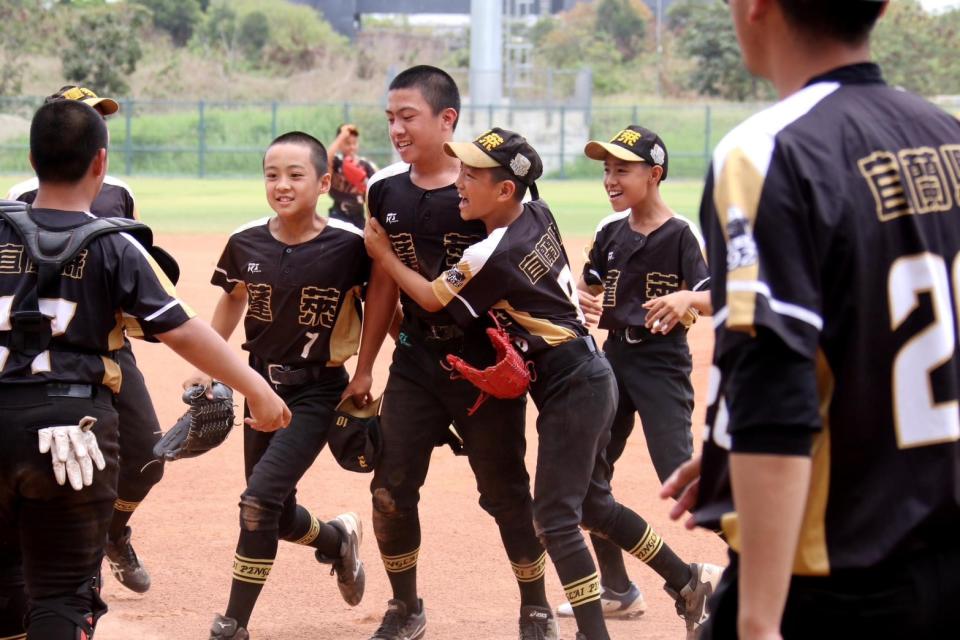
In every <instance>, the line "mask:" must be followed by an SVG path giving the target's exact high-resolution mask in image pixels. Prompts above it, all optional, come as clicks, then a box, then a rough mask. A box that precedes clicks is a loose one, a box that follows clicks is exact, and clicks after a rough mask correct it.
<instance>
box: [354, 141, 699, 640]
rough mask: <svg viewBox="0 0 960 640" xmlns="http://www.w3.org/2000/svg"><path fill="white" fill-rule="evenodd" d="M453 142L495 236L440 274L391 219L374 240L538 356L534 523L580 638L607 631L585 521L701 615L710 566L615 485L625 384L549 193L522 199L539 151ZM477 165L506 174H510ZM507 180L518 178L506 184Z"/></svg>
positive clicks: (466, 210) (442, 296)
mask: <svg viewBox="0 0 960 640" xmlns="http://www.w3.org/2000/svg"><path fill="white" fill-rule="evenodd" d="M445 151H446V152H447V153H448V154H449V155H451V156H454V157H458V158H459V159H460V160H461V162H462V163H463V168H462V169H461V173H460V178H459V179H458V181H457V188H458V192H459V194H460V197H461V199H462V200H461V202H462V204H461V215H462V216H463V217H464V218H467V217H470V218H472V219H480V220H483V222H484V223H485V228H486V230H487V231H488V236H487V237H486V239H484V240H482V241H480V242H478V243H476V244H474V245H471V246H470V247H468V248H467V249H466V250H465V251H464V252H463V256H462V258H461V259H460V261H459V262H457V264H456V265H454V266H452V267H450V268H448V269H447V270H446V271H444V272H443V273H441V274H439V275H438V276H437V277H436V278H435V279H433V280H432V282H430V281H428V280H427V279H425V278H424V277H423V276H422V275H420V274H418V273H416V272H414V271H412V270H411V269H409V268H408V267H406V265H404V264H403V261H402V259H401V258H398V257H394V256H392V255H391V254H389V245H388V244H386V241H385V240H384V239H383V238H385V237H386V234H389V228H388V227H387V228H383V227H381V226H380V225H379V224H374V223H370V224H369V225H368V229H367V236H368V238H367V243H368V249H371V247H372V250H373V251H376V252H377V256H380V255H381V254H380V252H381V251H384V250H386V252H387V253H386V254H385V255H383V256H382V257H381V259H383V260H384V264H385V266H386V268H387V269H388V270H389V271H390V273H391V275H392V276H394V278H395V279H397V281H398V283H399V284H400V286H401V288H402V289H403V290H404V291H405V292H406V293H407V294H408V295H410V296H411V297H415V298H416V299H417V300H420V301H421V304H424V305H427V307H428V308H431V309H439V310H440V311H437V313H445V314H447V315H448V317H450V318H451V319H452V320H453V321H455V322H456V323H457V324H458V325H460V326H464V327H469V326H473V325H475V324H476V323H477V320H478V319H479V318H482V317H483V316H484V315H486V314H487V313H488V312H492V313H493V314H494V316H495V317H496V321H497V324H498V325H500V326H501V327H503V328H504V329H505V330H506V331H507V333H508V334H509V335H510V337H511V338H512V340H513V343H514V345H515V346H516V348H517V349H518V350H519V352H520V353H521V354H522V355H523V357H524V358H525V359H528V360H529V361H530V362H532V364H533V367H534V369H535V373H536V375H535V376H533V380H532V382H531V385H530V395H531V397H532V398H533V400H534V402H535V403H536V405H537V409H538V410H539V416H538V418H537V433H538V435H539V444H538V447H537V470H536V479H535V486H534V500H533V502H534V504H533V514H534V515H533V517H534V526H535V528H536V530H537V534H538V536H540V538H541V539H542V540H544V541H545V545H546V549H547V553H549V555H550V558H551V560H552V561H553V563H554V566H555V568H556V570H557V573H558V575H559V577H560V580H561V583H562V584H563V585H564V590H565V592H566V595H567V599H568V600H569V602H570V603H571V604H572V605H573V609H574V613H575V615H576V619H577V624H578V627H579V630H580V632H581V633H580V634H579V635H578V637H582V638H587V639H589V640H608V638H609V635H608V634H607V630H606V626H605V623H604V620H603V615H602V612H601V608H600V579H599V577H598V575H597V571H596V566H595V565H594V562H593V558H592V557H591V555H590V552H589V550H588V549H587V546H586V544H585V542H584V538H583V534H582V533H581V531H580V527H581V525H582V526H583V527H585V528H587V529H589V530H591V531H597V532H599V533H601V534H602V535H604V536H606V537H608V538H609V539H610V540H611V541H613V542H614V543H616V544H618V545H619V546H620V547H621V548H624V549H626V550H627V551H629V552H631V553H633V554H635V555H636V556H637V557H638V558H640V559H641V560H645V561H648V562H650V564H651V566H653V567H654V568H655V569H656V570H657V571H658V572H661V573H662V574H663V575H664V577H665V578H666V581H667V587H668V589H672V590H673V592H674V594H675V597H676V598H678V599H679V600H680V601H681V603H682V605H681V606H682V607H683V609H684V610H685V611H686V610H687V609H688V607H691V606H692V605H693V603H692V602H687V600H691V601H692V600H696V606H695V607H693V608H696V609H698V610H699V611H701V612H702V608H703V601H704V600H705V598H706V595H707V593H708V591H707V590H706V589H703V588H700V586H699V585H700V583H699V578H700V577H701V575H702V571H701V569H702V568H703V566H702V565H688V564H686V563H684V562H683V561H681V560H680V559H679V558H677V556H676V555H675V554H674V553H673V552H672V551H671V550H670V549H669V547H667V546H666V545H665V544H664V543H663V540H662V539H661V538H660V536H659V535H658V534H657V533H656V532H654V531H653V530H652V529H651V528H650V527H649V525H647V523H646V522H644V521H643V519H641V518H640V517H639V516H637V515H636V514H635V513H634V512H632V511H631V510H630V509H628V508H626V507H624V506H622V505H620V504H618V503H617V502H616V501H615V500H614V498H613V495H612V494H611V492H610V484H609V482H608V479H607V478H608V475H609V472H608V469H607V464H606V461H605V459H604V448H605V447H606V445H607V443H608V441H609V439H610V424H611V422H612V420H613V416H614V411H615V408H616V404H617V387H616V381H615V379H614V375H613V371H612V370H611V369H610V365H609V364H608V363H607V361H606V359H605V358H604V357H603V354H602V353H601V352H600V351H599V350H598V349H597V347H596V345H595V343H594V341H593V338H592V337H590V336H589V335H588V332H587V328H586V326H585V324H584V318H583V314H582V313H581V311H580V307H579V305H578V303H577V291H576V284H575V281H574V279H573V274H572V273H571V270H570V264H569V261H568V259H567V255H566V251H565V249H564V247H563V242H562V240H561V238H560V232H559V229H558V228H557V224H556V221H555V220H554V218H553V214H552V213H551V212H550V209H549V208H548V207H547V205H546V203H545V202H543V201H542V200H539V199H536V200H534V201H532V202H528V203H526V204H521V203H520V200H521V199H522V197H523V195H524V194H525V193H526V190H527V188H528V187H532V188H533V189H534V191H533V196H534V197H535V198H536V197H537V195H536V191H535V188H536V187H535V185H534V181H535V180H536V179H537V178H538V177H539V176H540V174H541V173H542V170H543V165H542V163H541V160H540V158H539V156H538V155H537V153H536V151H534V150H533V148H532V147H531V146H530V145H529V144H527V142H526V140H524V139H523V138H522V137H521V136H519V135H518V134H516V133H513V132H510V131H505V130H502V129H492V130H490V131H488V132H486V133H485V134H483V135H481V136H480V137H479V138H477V139H476V140H475V141H473V142H467V143H447V144H446V145H445ZM478 170H479V171H480V172H482V171H493V172H500V173H499V175H502V176H504V178H503V179H501V178H492V177H489V176H491V175H493V176H497V175H498V174H497V173H492V174H483V173H478ZM484 175H486V176H487V177H484ZM485 181H486V182H485ZM504 183H509V184H513V185H517V186H515V187H513V188H512V189H511V190H510V191H509V193H508V192H507V191H504V189H505V187H504ZM504 194H507V195H508V196H509V197H507V196H506V195H504ZM494 199H495V202H496V204H492V205H491V204H490V203H491V200H494ZM393 246H394V248H395V247H396V244H395V243H394V245H393ZM471 401H472V400H471ZM711 569H713V568H711ZM682 591H684V592H686V593H689V597H688V596H687V595H685V594H681V592H682ZM699 621H700V620H699V617H698V618H697V620H696V622H697V623H699Z"/></svg>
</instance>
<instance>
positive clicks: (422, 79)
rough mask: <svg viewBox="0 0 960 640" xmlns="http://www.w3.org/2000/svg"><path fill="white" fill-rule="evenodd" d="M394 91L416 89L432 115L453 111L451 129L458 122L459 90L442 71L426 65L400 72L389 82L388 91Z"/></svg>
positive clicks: (448, 75)
mask: <svg viewBox="0 0 960 640" xmlns="http://www.w3.org/2000/svg"><path fill="white" fill-rule="evenodd" d="M394 89H417V90H419V91H420V93H421V95H423V99H424V100H426V101H427V104H429V105H430V108H431V109H432V110H433V115H437V114H439V113H440V112H441V111H443V110H444V109H453V110H454V111H456V112H457V117H456V119H455V120H454V121H453V128H454V129H456V128H457V123H458V122H459V121H460V89H459V88H457V83H456V82H455V81H454V79H453V78H451V77H450V74H449V73H447V72H446V71H444V70H443V69H438V68H437V67H432V66H430V65H428V64H419V65H417V66H415V67H410V68H409V69H405V70H404V71H401V72H400V73H399V74H398V75H397V77H396V78H394V79H393V80H391V81H390V88H389V90H390V91H393V90H394Z"/></svg>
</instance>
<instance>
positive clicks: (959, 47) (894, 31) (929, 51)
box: [873, 0, 960, 95]
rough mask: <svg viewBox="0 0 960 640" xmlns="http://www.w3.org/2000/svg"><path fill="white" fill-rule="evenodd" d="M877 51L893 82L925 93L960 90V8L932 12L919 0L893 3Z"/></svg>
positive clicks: (880, 26)
mask: <svg viewBox="0 0 960 640" xmlns="http://www.w3.org/2000/svg"><path fill="white" fill-rule="evenodd" d="M873 54H874V57H875V59H876V60H877V62H879V63H880V65H881V66H882V67H883V71H884V75H885V76H886V79H887V81H888V82H889V83H891V84H894V85H897V86H901V87H903V88H905V89H907V90H909V91H914V92H916V93H920V94H924V95H936V94H947V93H958V92H960V62H958V60H960V10H953V11H951V12H948V13H946V14H942V15H931V14H929V13H927V12H926V11H924V10H923V8H922V7H921V6H920V4H919V3H918V2H916V0H900V2H891V3H890V6H889V7H887V13H886V15H884V16H883V17H882V18H881V19H880V21H879V22H878V23H877V26H876V29H875V30H874V34H873Z"/></svg>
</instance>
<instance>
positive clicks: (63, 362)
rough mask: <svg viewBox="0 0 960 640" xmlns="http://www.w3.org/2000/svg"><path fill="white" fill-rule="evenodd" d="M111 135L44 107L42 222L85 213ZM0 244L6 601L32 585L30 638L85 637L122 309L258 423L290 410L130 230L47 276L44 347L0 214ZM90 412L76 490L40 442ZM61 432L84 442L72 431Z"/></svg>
mask: <svg viewBox="0 0 960 640" xmlns="http://www.w3.org/2000/svg"><path fill="white" fill-rule="evenodd" d="M106 145H107V129H106V125H105V124H104V122H103V118H102V117H101V116H100V115H99V114H98V113H97V112H96V111H94V110H93V109H92V108H91V107H89V106H87V105H85V104H82V103H80V102H76V101H56V102H52V103H49V104H46V105H44V106H42V107H41V108H40V109H39V110H38V111H37V113H36V114H35V115H34V118H33V122H32V123H31V128H30V156H31V162H32V164H33V166H34V168H35V169H36V172H37V177H38V179H39V183H40V186H39V190H38V192H37V197H36V199H35V201H34V204H33V206H32V207H31V208H30V209H28V214H29V215H30V216H31V218H32V220H33V221H34V222H35V223H36V224H37V225H39V226H40V227H41V228H43V229H48V230H57V231H69V230H70V229H73V228H76V227H78V226H82V225H83V224H85V223H86V222H88V221H89V220H90V218H91V217H92V215H91V214H90V213H89V207H90V205H91V203H92V202H93V200H94V198H95V196H96V194H97V193H98V192H99V190H100V186H101V183H102V182H103V176H104V174H105V172H106V167H107V151H106ZM0 248H2V259H0V407H2V415H3V421H2V424H0V523H2V524H0V545H2V546H3V547H5V549H4V551H6V550H8V549H11V548H12V549H13V550H14V552H15V555H20V556H21V557H22V567H23V578H24V583H25V584H22V585H19V591H20V594H19V597H18V594H17V593H16V589H17V585H11V584H9V582H8V580H9V577H10V574H9V573H8V572H7V570H6V569H7V568H6V567H4V571H3V574H2V576H3V580H2V581H0V606H3V605H6V604H7V602H9V601H10V600H14V601H20V602H22V601H23V597H22V595H23V591H24V590H25V593H26V596H27V598H28V603H29V614H28V620H27V627H26V633H27V637H28V638H30V639H31V640H33V639H35V638H36V639H41V638H42V639H43V640H76V639H77V638H89V637H92V634H93V627H94V625H95V624H96V620H97V618H98V617H99V616H100V615H102V613H103V612H104V611H105V610H106V606H105V605H104V604H103V602H102V600H100V597H99V589H98V588H97V580H98V576H99V570H100V563H101V562H102V558H103V545H104V541H105V540H106V534H107V525H108V523H109V521H110V516H111V513H112V509H113V503H114V500H115V499H116V480H117V455H118V444H117V413H116V411H115V409H114V407H113V394H115V393H117V392H118V391H119V390H120V388H121V387H122V372H121V370H120V367H119V365H118V364H117V362H116V361H115V360H114V359H113V353H114V352H116V350H118V349H119V348H120V347H121V345H122V336H123V334H122V324H121V322H122V316H123V315H124V314H128V315H130V316H132V317H134V318H137V319H138V320H139V321H140V323H141V326H142V327H143V329H144V330H145V331H146V332H148V333H149V334H151V335H153V336H155V337H156V338H158V339H159V340H160V341H162V342H164V343H166V344H167V345H169V346H170V347H171V348H173V349H174V350H175V351H177V353H179V354H180V355H182V356H184V357H186V358H188V359H189V360H190V361H191V362H192V363H194V364H195V365H197V366H199V367H201V368H202V369H204V370H206V371H208V372H209V373H211V374H213V375H216V376H217V377H218V378H220V379H222V380H224V381H225V382H227V383H228V384H230V385H232V386H234V387H236V388H237V389H238V390H239V391H240V392H241V393H243V394H244V395H247V394H248V393H249V394H251V395H249V396H247V397H248V398H251V400H252V402H253V404H254V407H255V410H254V411H253V412H252V417H251V421H252V422H253V423H254V424H255V425H256V426H257V427H258V428H262V429H266V430H270V429H276V428H279V427H282V426H285V425H286V423H287V422H288V421H289V412H288V411H287V409H286V407H285V405H284V404H283V402H282V401H281V400H280V399H279V398H278V397H277V396H276V394H274V393H273V392H272V391H271V390H270V388H269V387H268V386H267V385H266V383H264V382H263V381H262V380H261V379H260V378H259V377H258V376H257V375H256V374H255V373H254V372H253V371H251V370H250V369H249V368H248V367H246V366H244V365H243V364H242V363H241V362H240V361H239V360H238V359H237V358H236V357H235V356H233V355H232V354H231V352H230V349H229V347H228V346H227V345H226V343H225V342H224V341H223V340H222V339H220V338H219V337H218V336H217V335H216V334H215V333H214V332H213V331H212V330H211V329H210V327H209V326H208V325H206V324H204V323H203V322H202V321H200V320H198V319H196V318H193V312H192V311H191V310H190V309H189V308H188V307H187V306H186V305H185V304H184V303H183V302H181V301H180V300H179V299H177V298H176V291H175V290H174V288H173V285H172V284H171V283H170V281H169V280H168V279H167V277H166V276H165V275H164V274H163V273H162V272H161V271H160V270H159V268H158V267H157V264H156V262H155V261H154V260H153V258H152V257H151V256H150V254H149V253H148V252H147V251H146V249H144V247H143V246H142V245H140V244H139V243H138V242H137V241H136V240H135V239H134V238H133V236H131V235H129V234H126V233H111V234H107V235H103V236H100V237H99V238H96V239H94V240H92V241H91V242H90V243H89V244H88V245H86V247H85V248H84V249H83V251H82V252H81V253H79V254H78V255H77V257H76V258H74V259H73V260H72V261H71V262H69V263H67V264H66V265H65V266H64V267H63V268H62V270H61V272H60V274H59V275H58V276H57V277H56V278H55V279H54V280H53V281H52V282H49V283H45V284H44V288H43V291H42V292H38V293H39V294H41V297H40V298H39V299H38V300H37V304H38V307H39V310H40V313H41V314H42V316H43V320H44V321H45V323H47V324H49V329H50V334H52V335H51V337H50V339H49V342H48V343H46V345H39V348H42V349H43V350H42V351H39V352H38V349H32V348H27V347H31V346H34V345H33V343H30V342H24V341H23V339H22V335H23V334H22V333H21V332H22V331H26V330H27V329H28V328H29V327H30V326H35V325H32V324H27V325H23V326H24V327H25V328H22V329H21V328H19V327H18V320H17V318H18V314H20V313H21V310H22V309H23V310H28V309H24V307H22V305H23V304H24V302H23V301H25V300H28V299H29V298H30V297H31V296H32V295H33V294H32V293H31V292H32V291H37V287H38V286H39V284H38V282H37V281H38V277H37V275H36V274H37V272H38V271H40V269H38V268H37V267H36V266H35V264H34V263H33V261H32V260H31V258H30V254H29V250H28V248H27V246H25V242H24V241H23V240H22V239H21V237H20V235H19V233H18V232H17V231H16V230H15V229H14V228H12V227H11V226H10V225H9V224H8V223H6V222H3V223H0ZM44 280H45V279H44ZM19 317H21V318H22V317H23V316H19ZM19 322H21V323H22V322H23V320H22V319H21V320H19ZM44 346H45V348H44ZM85 416H90V417H92V418H95V419H96V424H95V426H94V428H93V430H92V434H93V436H94V437H95V438H96V440H97V441H99V448H100V450H101V451H102V452H103V456H104V459H105V460H104V462H105V467H104V468H103V469H102V470H101V471H96V472H94V473H93V475H92V477H91V478H88V479H89V480H90V483H89V484H88V485H87V486H84V487H82V488H81V489H79V490H74V488H72V487H71V486H63V485H62V483H61V484H58V483H57V482H56V480H55V475H54V473H51V467H50V463H51V460H50V458H49V457H48V456H47V455H46V454H41V453H40V452H39V451H38V433H39V430H41V429H46V428H47V427H51V426H59V425H65V426H67V427H69V425H78V424H80V422H81V421H82V419H83V418H84V417H85ZM62 444H63V447H64V448H65V449H66V450H70V449H73V450H74V452H75V454H76V455H77V456H78V457H79V456H80V455H81V450H80V449H79V448H77V447H76V445H75V444H68V443H66V442H64V443H62ZM58 446H59V445H58ZM41 450H42V447H41ZM3 555H4V556H9V554H7V553H4V554H3ZM8 598H9V600H8ZM5 613H6V612H5ZM19 636H20V634H19V633H17V632H15V633H14V637H19Z"/></svg>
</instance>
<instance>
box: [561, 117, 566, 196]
mask: <svg viewBox="0 0 960 640" xmlns="http://www.w3.org/2000/svg"><path fill="white" fill-rule="evenodd" d="M566 136H567V108H566V106H564V105H560V178H561V179H562V178H566V177H567V168H566V162H565V158H564V154H563V152H564V148H563V147H564V145H565V144H566Z"/></svg>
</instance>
